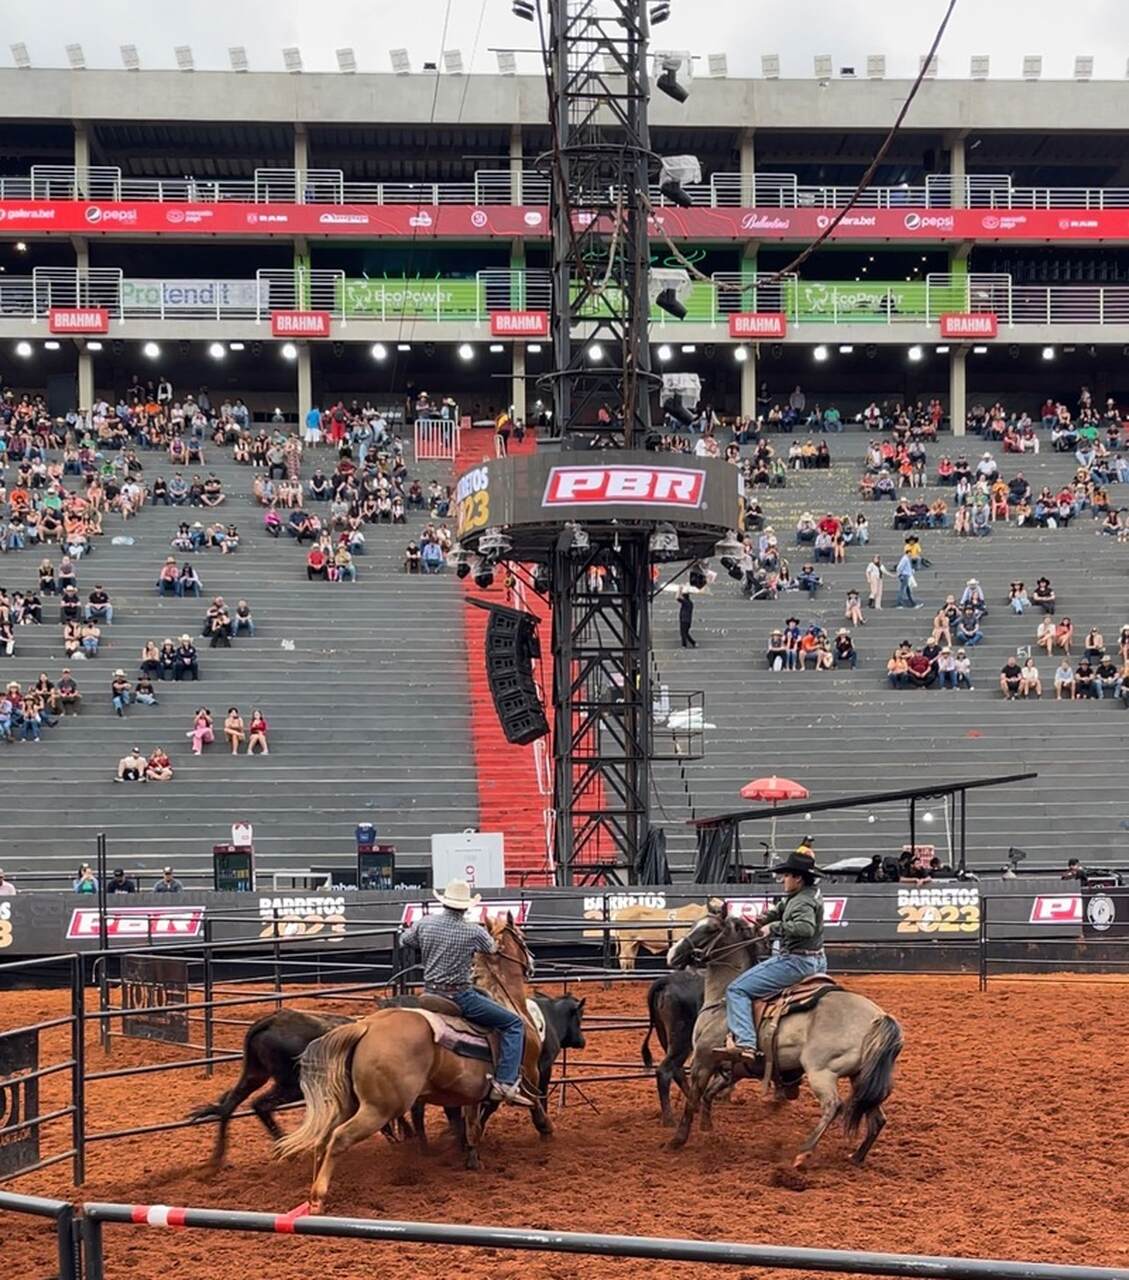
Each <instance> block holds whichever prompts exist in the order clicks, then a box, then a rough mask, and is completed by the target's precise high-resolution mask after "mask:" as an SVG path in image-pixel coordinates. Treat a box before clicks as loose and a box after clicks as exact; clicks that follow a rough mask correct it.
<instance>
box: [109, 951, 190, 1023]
mask: <svg viewBox="0 0 1129 1280" xmlns="http://www.w3.org/2000/svg"><path fill="white" fill-rule="evenodd" d="M121 993H122V1009H123V1010H124V1011H126V1012H125V1016H124V1017H123V1018H122V1035H126V1036H132V1037H134V1038H135V1039H137V1040H164V1041H166V1042H167V1043H169V1044H187V1043H188V1010H187V1009H169V1006H170V1005H178V1004H184V1003H186V1002H187V1000H188V961H187V960H176V959H173V958H172V957H166V956H140V955H131V956H123V957H122V986H121Z"/></svg>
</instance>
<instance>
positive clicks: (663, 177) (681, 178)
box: [659, 156, 702, 209]
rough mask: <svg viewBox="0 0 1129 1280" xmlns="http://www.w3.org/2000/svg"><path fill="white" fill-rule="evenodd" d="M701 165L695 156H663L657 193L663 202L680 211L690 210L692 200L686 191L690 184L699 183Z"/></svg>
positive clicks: (692, 203)
mask: <svg viewBox="0 0 1129 1280" xmlns="http://www.w3.org/2000/svg"><path fill="white" fill-rule="evenodd" d="M701 180H702V164H701V161H700V160H699V159H698V157H697V156H664V157H663V161H662V165H661V166H660V168H659V191H661V192H662V196H663V199H664V200H669V201H670V203H671V204H676V205H678V207H679V208H680V209H691V208H693V205H694V199H693V197H692V196H691V195H690V193H689V192H688V191H687V190H686V187H687V186H688V185H690V184H691V183H697V182H701Z"/></svg>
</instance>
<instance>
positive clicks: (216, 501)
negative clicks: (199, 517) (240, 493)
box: [198, 471, 224, 507]
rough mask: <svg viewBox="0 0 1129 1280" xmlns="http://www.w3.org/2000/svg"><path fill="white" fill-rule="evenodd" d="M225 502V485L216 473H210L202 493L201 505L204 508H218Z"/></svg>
mask: <svg viewBox="0 0 1129 1280" xmlns="http://www.w3.org/2000/svg"><path fill="white" fill-rule="evenodd" d="M223 500H224V494H223V484H222V482H221V481H220V479H219V477H218V476H217V475H216V473H215V472H214V471H210V472H209V473H208V478H207V480H205V481H204V484H203V488H202V490H201V493H200V501H199V504H198V505H200V506H202V507H218V506H219V505H220V503H222V502H223Z"/></svg>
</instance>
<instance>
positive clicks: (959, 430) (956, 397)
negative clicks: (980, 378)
mask: <svg viewBox="0 0 1129 1280" xmlns="http://www.w3.org/2000/svg"><path fill="white" fill-rule="evenodd" d="M967 361H968V348H967V347H953V348H952V350H951V351H950V352H949V425H950V426H951V427H952V430H953V435H954V436H963V435H964V423H965V419H966V418H967V417H968V388H967V381H966V377H965V375H966V364H967Z"/></svg>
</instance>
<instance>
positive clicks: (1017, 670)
mask: <svg viewBox="0 0 1129 1280" xmlns="http://www.w3.org/2000/svg"><path fill="white" fill-rule="evenodd" d="M1022 684H1023V669H1022V668H1021V667H1020V665H1019V659H1018V658H1017V657H1016V656H1015V654H1012V655H1011V656H1010V657H1009V658H1008V660H1007V661H1006V662H1005V663H1004V665H1003V667H1002V668H1001V670H1000V692H1001V693H1002V694H1003V696H1004V699H1005V700H1006V701H1007V702H1014V701H1015V700H1016V698H1018V697H1019V694H1020V692H1021V686H1022Z"/></svg>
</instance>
